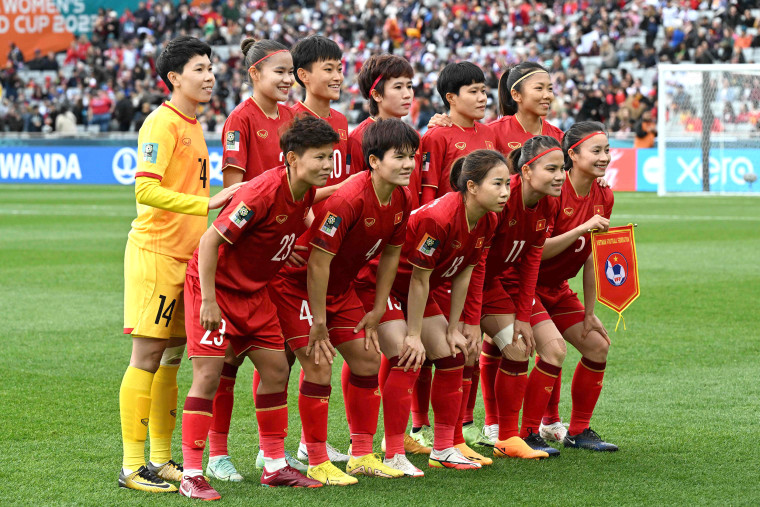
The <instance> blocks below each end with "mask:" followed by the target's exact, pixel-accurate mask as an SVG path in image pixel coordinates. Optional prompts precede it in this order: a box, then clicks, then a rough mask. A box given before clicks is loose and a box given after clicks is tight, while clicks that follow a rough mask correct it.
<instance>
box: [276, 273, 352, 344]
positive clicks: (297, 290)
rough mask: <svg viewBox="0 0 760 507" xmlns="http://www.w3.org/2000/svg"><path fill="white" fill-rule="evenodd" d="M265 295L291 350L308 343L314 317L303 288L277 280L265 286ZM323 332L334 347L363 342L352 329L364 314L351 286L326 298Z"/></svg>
mask: <svg viewBox="0 0 760 507" xmlns="http://www.w3.org/2000/svg"><path fill="white" fill-rule="evenodd" d="M268 287H269V295H270V297H271V299H272V302H273V303H274V304H275V306H276V307H277V314H278V315H279V317H280V323H281V324H282V333H283V335H284V336H285V341H286V342H288V346H290V349H291V350H297V349H300V348H302V347H306V346H307V345H308V344H309V330H310V329H311V325H312V323H313V322H314V317H313V315H312V313H311V307H310V306H309V296H308V294H307V292H306V288H304V287H299V286H297V285H295V284H293V283H290V282H289V281H287V280H285V279H283V278H280V277H277V278H275V279H274V280H272V283H270V284H269V285H268ZM326 310H327V331H328V332H329V334H330V343H332V345H333V346H334V347H337V346H338V345H340V344H342V343H346V342H350V341H352V340H359V339H364V330H361V331H359V332H358V333H354V328H355V327H356V325H357V324H358V323H359V321H360V320H362V318H363V317H364V314H365V313H366V312H365V311H364V306H362V303H361V301H360V300H359V297H358V296H357V295H356V291H355V290H354V289H353V287H351V288H350V289H349V290H347V291H346V292H345V293H343V294H340V295H336V296H331V295H329V294H328V295H327V308H326Z"/></svg>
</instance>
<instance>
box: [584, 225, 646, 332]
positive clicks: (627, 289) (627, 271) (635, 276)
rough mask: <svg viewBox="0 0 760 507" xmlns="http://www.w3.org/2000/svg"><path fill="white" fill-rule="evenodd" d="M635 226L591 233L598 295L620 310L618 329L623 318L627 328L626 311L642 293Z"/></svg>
mask: <svg viewBox="0 0 760 507" xmlns="http://www.w3.org/2000/svg"><path fill="white" fill-rule="evenodd" d="M633 227H634V226H633V224H628V225H626V226H624V227H613V228H611V229H610V230H609V231H607V232H594V233H592V234H591V247H592V251H593V255H594V269H595V270H596V271H595V275H596V299H597V301H599V302H600V303H602V304H603V305H605V306H607V307H609V308H612V310H613V311H615V312H616V313H617V314H618V321H617V324H615V331H617V328H618V326H619V325H620V321H621V320H622V321H623V329H626V327H625V319H624V318H623V311H624V310H625V309H626V308H628V306H629V305H630V304H631V303H633V302H634V301H635V300H636V298H637V297H639V269H638V264H637V261H636V243H635V241H634V237H633Z"/></svg>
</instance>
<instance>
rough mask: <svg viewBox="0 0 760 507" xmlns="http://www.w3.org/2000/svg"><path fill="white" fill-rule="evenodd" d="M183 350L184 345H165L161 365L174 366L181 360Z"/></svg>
mask: <svg viewBox="0 0 760 507" xmlns="http://www.w3.org/2000/svg"><path fill="white" fill-rule="evenodd" d="M184 352H185V346H184V345H177V346H176V347H166V349H165V350H164V354H163V355H162V356H161V366H174V365H176V364H178V363H179V362H180V361H181V360H182V354H183V353H184Z"/></svg>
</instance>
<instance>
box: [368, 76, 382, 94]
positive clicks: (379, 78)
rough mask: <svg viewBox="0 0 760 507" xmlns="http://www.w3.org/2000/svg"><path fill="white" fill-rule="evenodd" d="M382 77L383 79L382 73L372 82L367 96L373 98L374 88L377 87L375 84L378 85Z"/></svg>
mask: <svg viewBox="0 0 760 507" xmlns="http://www.w3.org/2000/svg"><path fill="white" fill-rule="evenodd" d="M381 79H383V75H382V74H380V75H379V76H377V79H375V82H374V83H372V86H370V87H369V93H368V94H367V98H372V90H374V89H375V86H377V83H379V82H380V80H381Z"/></svg>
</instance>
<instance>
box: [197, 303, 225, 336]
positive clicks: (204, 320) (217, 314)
mask: <svg viewBox="0 0 760 507" xmlns="http://www.w3.org/2000/svg"><path fill="white" fill-rule="evenodd" d="M200 314H201V315H200V317H201V327H203V329H205V330H206V331H216V330H217V329H219V324H220V323H221V322H222V310H221V309H220V308H219V305H218V304H217V302H216V300H213V301H206V300H203V301H201V311H200Z"/></svg>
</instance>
